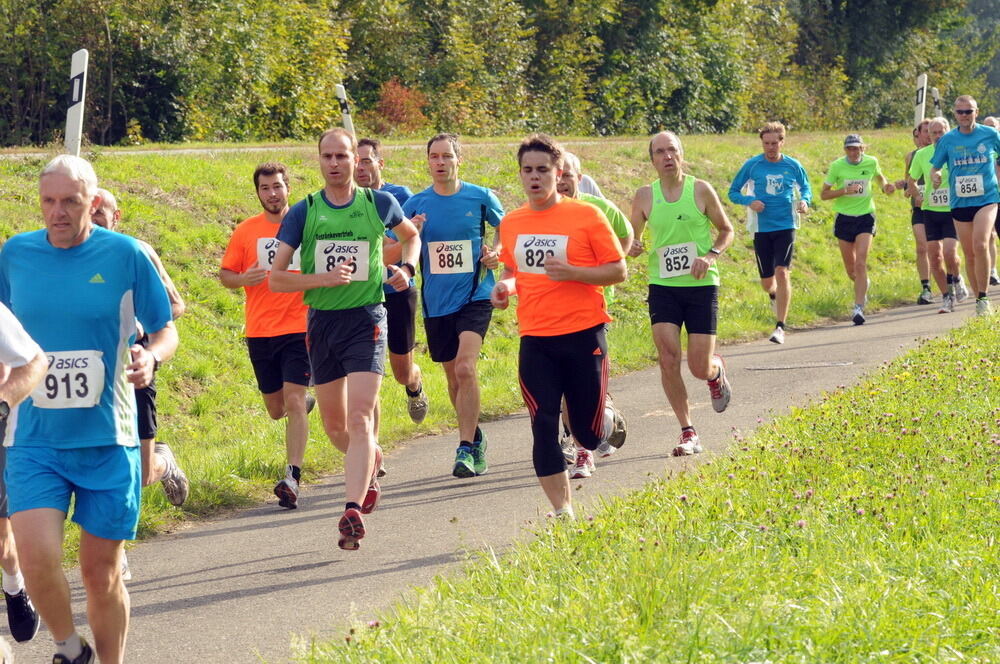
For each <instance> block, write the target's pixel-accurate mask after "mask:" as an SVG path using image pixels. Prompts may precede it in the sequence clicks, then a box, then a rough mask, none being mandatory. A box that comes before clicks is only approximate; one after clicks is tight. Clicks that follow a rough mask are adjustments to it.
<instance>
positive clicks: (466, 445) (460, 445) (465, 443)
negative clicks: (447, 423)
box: [458, 440, 472, 449]
mask: <svg viewBox="0 0 1000 664" xmlns="http://www.w3.org/2000/svg"><path fill="white" fill-rule="evenodd" d="M458 446H459V447H463V446H464V447H468V448H469V449H472V443H470V442H469V441H467V440H463V441H461V442H459V443H458Z"/></svg>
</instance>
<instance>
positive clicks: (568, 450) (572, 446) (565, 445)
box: [559, 426, 576, 466]
mask: <svg viewBox="0 0 1000 664" xmlns="http://www.w3.org/2000/svg"><path fill="white" fill-rule="evenodd" d="M559 447H561V448H562V453H563V458H564V459H566V465H568V466H572V465H573V464H574V463H576V443H575V442H574V441H573V434H571V433H570V432H569V429H567V428H566V427H565V426H564V427H563V433H562V436H560V437H559Z"/></svg>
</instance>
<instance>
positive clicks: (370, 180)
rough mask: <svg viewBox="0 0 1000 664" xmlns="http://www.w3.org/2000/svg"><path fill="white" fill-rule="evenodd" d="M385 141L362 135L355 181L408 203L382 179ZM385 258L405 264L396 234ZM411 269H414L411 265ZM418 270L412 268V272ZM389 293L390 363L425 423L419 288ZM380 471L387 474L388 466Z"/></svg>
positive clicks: (388, 289)
mask: <svg viewBox="0 0 1000 664" xmlns="http://www.w3.org/2000/svg"><path fill="white" fill-rule="evenodd" d="M384 167H385V160H384V159H383V158H382V143H381V142H380V141H379V140H378V139H376V138H362V139H361V140H359V141H358V167H357V169H355V171H354V181H355V183H357V185H358V186H359V187H368V188H369V189H377V190H379V191H384V192H386V193H388V194H392V195H393V196H394V197H395V198H396V200H397V201H399V204H400V206H402V205H403V204H405V203H406V201H407V200H409V198H410V197H411V196H413V192H412V191H410V189H409V187H404V186H403V185H398V184H389V183H388V182H384V181H383V180H382V169H383V168H384ZM385 236H386V241H385V245H384V246H383V249H382V251H383V255H382V259H383V260H384V261H385V262H386V263H391V264H393V265H400V267H402V265H401V264H400V261H401V260H402V258H401V255H402V250H403V249H402V248H403V245H402V244H400V243H399V240H398V239H397V238H396V234H395V233H393V232H392V231H391V230H387V231H386V232H385ZM410 268H413V266H412V265H411V266H410ZM412 271H414V270H411V272H412ZM383 290H384V292H385V315H386V328H387V331H386V341H387V342H388V346H389V366H391V367H392V376H393V378H395V379H396V382H397V383H399V384H400V385H402V386H403V388H404V389H406V400H407V411H408V412H409V415H410V419H411V420H413V421H414V422H417V423H419V422H423V421H424V418H425V417H427V394H426V393H425V392H424V386H423V375H422V374H421V373H420V367H419V366H418V365H417V364H416V362H414V361H413V347H414V345H416V327H417V323H416V316H417V289H416V284H415V283H414V280H413V279H410V287H409V288H407V289H406V290H404V291H397V290H396V289H395V288H393V287H392V286H390V285H389V284H385V286H383ZM379 416H380V413H379V408H378V407H376V409H375V433H376V435H377V434H378V424H379V419H380V417H379ZM380 472H382V474H384V473H385V471H384V469H382V470H381V471H380Z"/></svg>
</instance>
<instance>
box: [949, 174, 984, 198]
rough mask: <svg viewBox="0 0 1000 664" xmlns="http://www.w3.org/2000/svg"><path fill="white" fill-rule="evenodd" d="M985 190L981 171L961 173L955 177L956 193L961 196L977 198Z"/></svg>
mask: <svg viewBox="0 0 1000 664" xmlns="http://www.w3.org/2000/svg"><path fill="white" fill-rule="evenodd" d="M985 191H986V190H985V189H983V176H982V174H981V173H976V174H975V175H959V176H958V177H956V178H955V195H956V196H958V197H959V198H975V197H977V196H982V195H983V193H984V192H985Z"/></svg>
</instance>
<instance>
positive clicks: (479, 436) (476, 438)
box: [472, 426, 483, 443]
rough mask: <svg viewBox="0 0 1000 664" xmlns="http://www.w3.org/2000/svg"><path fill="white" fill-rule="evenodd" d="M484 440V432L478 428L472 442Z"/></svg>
mask: <svg viewBox="0 0 1000 664" xmlns="http://www.w3.org/2000/svg"><path fill="white" fill-rule="evenodd" d="M482 439H483V430H482V429H480V428H479V427H478V426H476V433H475V434H473V436H472V440H473V441H474V442H476V443H478V442H479V441H481V440H482Z"/></svg>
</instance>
